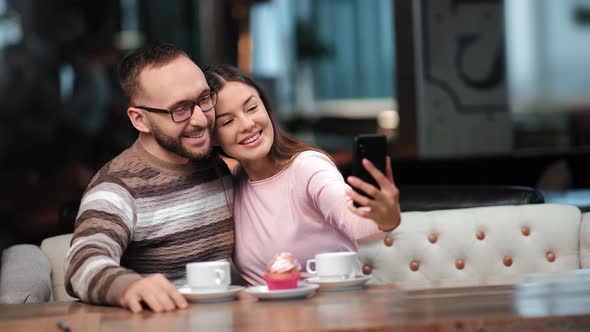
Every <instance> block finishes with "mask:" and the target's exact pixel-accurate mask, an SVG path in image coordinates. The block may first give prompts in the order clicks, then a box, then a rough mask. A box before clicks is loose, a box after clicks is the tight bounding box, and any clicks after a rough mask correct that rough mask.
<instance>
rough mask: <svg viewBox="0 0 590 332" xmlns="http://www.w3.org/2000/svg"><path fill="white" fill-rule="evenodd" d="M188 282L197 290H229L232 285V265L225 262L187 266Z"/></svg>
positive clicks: (199, 263) (198, 263)
mask: <svg viewBox="0 0 590 332" xmlns="http://www.w3.org/2000/svg"><path fill="white" fill-rule="evenodd" d="M186 281H187V283H188V286H189V287H190V288H192V289H195V290H202V289H219V290H223V289H227V288H228V287H229V285H230V284H231V270H230V264H229V262H228V261H224V260H220V261H213V262H195V263H189V264H186Z"/></svg>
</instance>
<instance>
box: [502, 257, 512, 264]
mask: <svg viewBox="0 0 590 332" xmlns="http://www.w3.org/2000/svg"><path fill="white" fill-rule="evenodd" d="M504 265H506V266H511V265H512V257H510V256H504Z"/></svg>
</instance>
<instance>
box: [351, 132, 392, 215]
mask: <svg viewBox="0 0 590 332" xmlns="http://www.w3.org/2000/svg"><path fill="white" fill-rule="evenodd" d="M352 156H353V159H352V175H353V176H356V177H358V178H359V179H361V180H363V181H365V182H368V183H370V184H372V185H374V186H375V187H377V188H379V185H378V184H377V181H375V179H373V177H372V176H371V174H369V172H367V170H365V168H364V167H363V164H362V160H363V158H366V159H368V160H369V161H370V162H371V163H373V165H375V167H377V168H378V169H379V170H380V171H381V173H383V174H385V158H386V156H387V140H386V139H385V135H381V134H362V135H358V136H356V137H355V138H354V144H353V148H352ZM355 190H356V191H357V192H358V193H359V194H361V195H363V196H368V195H367V194H366V193H364V192H363V191H362V190H359V189H356V188H355ZM354 206H356V207H359V206H360V205H359V204H358V203H356V202H354Z"/></svg>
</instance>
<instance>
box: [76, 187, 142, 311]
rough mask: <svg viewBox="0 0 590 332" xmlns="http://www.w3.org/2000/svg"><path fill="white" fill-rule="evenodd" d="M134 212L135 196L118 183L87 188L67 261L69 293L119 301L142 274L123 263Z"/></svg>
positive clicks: (95, 300) (90, 300) (102, 301)
mask: <svg viewBox="0 0 590 332" xmlns="http://www.w3.org/2000/svg"><path fill="white" fill-rule="evenodd" d="M135 215H136V213H135V207H134V203H133V198H132V196H131V195H130V194H129V192H128V191H127V190H126V189H124V188H123V187H121V186H120V185H118V184H114V183H108V182H103V183H100V184H98V185H96V186H94V187H93V188H92V189H90V190H88V191H87V192H86V194H85V195H84V197H83V198H82V202H81V204H80V210H79V212H78V217H77V219H76V225H75V228H74V234H73V237H72V242H71V246H70V249H69V251H68V254H67V256H66V261H65V269H66V271H65V279H66V280H65V283H66V291H67V292H68V294H70V295H71V296H74V297H77V298H79V299H81V300H82V301H84V302H88V303H94V304H108V305H119V304H120V298H121V297H122V295H123V293H124V291H125V290H126V289H127V287H128V286H129V284H130V283H132V282H134V281H136V280H138V279H140V278H141V276H140V275H139V274H137V273H135V272H133V271H131V270H128V269H125V268H123V267H121V266H120V260H121V256H122V254H123V252H124V251H125V248H126V247H127V245H128V244H129V243H130V242H131V239H132V237H133V230H134V225H135V222H136V219H135Z"/></svg>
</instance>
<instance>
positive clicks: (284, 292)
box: [245, 282, 320, 300]
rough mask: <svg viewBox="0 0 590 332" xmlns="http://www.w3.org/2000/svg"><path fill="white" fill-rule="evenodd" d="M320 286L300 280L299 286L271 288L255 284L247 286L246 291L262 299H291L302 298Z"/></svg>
mask: <svg viewBox="0 0 590 332" xmlns="http://www.w3.org/2000/svg"><path fill="white" fill-rule="evenodd" d="M319 287H320V286H318V285H310V284H306V283H303V282H300V283H299V284H298V285H297V288H292V289H280V290H269V289H268V286H253V287H248V288H246V290H245V292H246V293H248V294H252V295H254V296H255V297H257V298H258V299H260V300H287V299H289V300H291V299H302V298H305V297H307V296H308V295H310V294H312V293H314V292H315V291H316V289H318V288H319Z"/></svg>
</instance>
